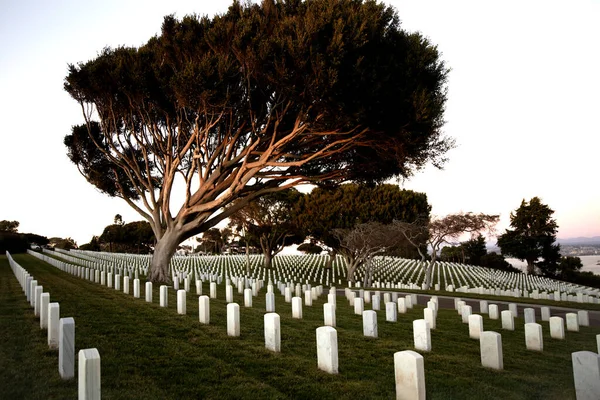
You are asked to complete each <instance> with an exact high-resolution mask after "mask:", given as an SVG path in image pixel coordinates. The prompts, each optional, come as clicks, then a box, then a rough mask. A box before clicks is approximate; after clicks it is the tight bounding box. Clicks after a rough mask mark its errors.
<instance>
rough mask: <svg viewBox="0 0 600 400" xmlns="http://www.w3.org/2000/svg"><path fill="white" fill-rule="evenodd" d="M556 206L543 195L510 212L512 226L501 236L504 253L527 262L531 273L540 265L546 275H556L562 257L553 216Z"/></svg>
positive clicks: (500, 244) (501, 246)
mask: <svg viewBox="0 0 600 400" xmlns="http://www.w3.org/2000/svg"><path fill="white" fill-rule="evenodd" d="M552 214H554V210H552V209H551V208H550V207H548V205H546V204H543V203H542V202H541V200H540V199H539V197H533V198H532V199H531V200H530V201H529V202H527V201H525V199H523V201H522V202H521V206H520V207H519V208H517V209H516V210H515V211H514V212H512V213H511V214H510V226H511V227H512V228H513V229H507V230H506V232H505V233H504V234H502V235H500V236H499V237H498V246H499V247H500V250H501V251H502V254H503V255H505V256H508V257H514V258H518V259H519V260H521V261H526V262H527V273H528V274H534V273H536V270H535V268H536V267H538V268H539V269H540V272H541V273H542V274H545V275H553V274H554V273H555V271H556V269H557V268H558V262H559V261H560V245H558V244H556V243H555V242H556V232H557V231H558V225H557V223H556V220H555V219H553V218H552Z"/></svg>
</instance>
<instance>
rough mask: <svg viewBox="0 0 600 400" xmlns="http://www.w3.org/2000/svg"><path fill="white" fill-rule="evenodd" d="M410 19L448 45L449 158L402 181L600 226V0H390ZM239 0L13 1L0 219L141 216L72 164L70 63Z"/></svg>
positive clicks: (79, 231) (85, 233)
mask: <svg viewBox="0 0 600 400" xmlns="http://www.w3.org/2000/svg"><path fill="white" fill-rule="evenodd" d="M387 3H388V4H391V5H393V6H394V7H396V8H397V9H398V12H399V15H400V18H401V19H402V23H403V27H404V28H405V29H407V30H410V31H414V30H418V31H421V32H422V33H423V34H424V35H426V36H428V37H429V38H430V39H431V41H432V42H433V43H435V44H437V45H438V48H439V49H440V51H441V52H442V53H443V59H444V60H445V61H446V63H447V65H448V66H449V67H450V68H451V69H452V71H451V73H450V76H449V81H448V103H447V110H446V121H447V123H446V126H445V128H444V130H445V132H446V134H448V135H449V136H452V137H455V138H456V140H457V144H458V146H457V148H456V149H454V150H452V151H451V152H450V153H449V162H448V164H447V165H446V168H445V169H444V170H442V171H439V170H436V169H434V168H432V167H427V168H425V169H424V170H423V171H421V172H418V173H417V174H416V175H415V176H414V177H413V178H411V179H410V180H408V181H405V182H402V183H401V184H402V186H403V187H405V188H409V189H414V190H418V191H423V192H426V193H427V195H428V198H429V202H430V204H432V206H433V213H434V214H437V215H444V214H447V213H452V212H457V211H473V212H485V213H498V214H501V217H502V220H501V225H500V228H501V229H503V228H504V227H506V226H507V225H508V216H509V214H510V212H511V211H512V210H514V209H515V208H517V207H518V206H519V204H520V202H521V200H522V199H527V200H528V199H530V198H531V197H533V196H539V197H541V198H542V200H543V201H544V202H545V203H546V204H548V205H549V206H550V207H551V208H553V209H554V210H555V211H556V213H555V217H556V219H557V222H558V224H559V236H560V237H574V236H592V235H600V185H598V184H597V182H596V175H597V171H598V161H597V160H598V158H599V157H598V156H599V153H600V132H599V130H600V128H599V126H598V121H597V117H596V116H597V113H598V110H599V109H600V100H599V99H600V97H599V96H598V93H600V76H599V74H597V68H598V65H600V53H599V52H598V51H597V48H598V38H600V24H598V21H600V2H598V1H527V2H522V1H501V2H500V1H495V2H487V1H486V2H482V1H451V2H449V1H442V0H439V1H427V0H425V1H423V0H412V1H388V2H387ZM229 4H230V2H229V1H221V0H215V1H211V2H204V1H202V2H199V1H183V0H176V1H169V2H143V1H133V0H130V1H126V0H122V1H115V0H110V1H103V2H91V3H90V2H81V1H56V2H46V1H42V0H38V1H27V0H26V1H15V0H13V1H8V2H5V3H3V12H2V14H0V49H1V53H0V54H1V56H0V118H1V121H2V130H3V131H2V134H1V135H0V150H1V151H0V177H1V180H0V182H1V183H2V189H0V193H1V195H0V220H1V219H10V220H15V219H16V220H18V221H20V222H21V227H20V228H21V229H20V230H21V231H22V232H35V233H39V234H43V235H46V236H62V237H66V236H71V237H73V238H75V239H76V240H77V242H78V243H79V244H82V243H85V242H87V241H89V240H90V238H91V236H92V235H94V234H100V233H101V231H102V229H103V228H104V227H105V226H106V225H108V224H110V223H111V222H112V220H113V217H114V215H115V214H117V213H118V214H121V215H123V218H124V220H125V221H134V220H139V219H141V217H140V216H138V215H137V214H136V213H135V212H134V211H133V210H131V209H130V208H129V207H128V206H127V205H126V204H125V203H124V202H123V201H122V200H119V199H111V198H109V197H107V196H106V195H103V194H101V193H99V192H98V191H97V190H96V189H94V188H93V187H92V186H91V185H90V184H88V183H87V182H86V181H85V180H84V178H83V177H81V176H80V175H79V173H78V172H77V169H76V168H75V166H74V165H72V164H70V162H69V160H68V158H67V156H66V152H65V148H64V146H63V144H62V139H63V137H64V136H65V135H66V134H67V133H69V131H70V128H71V126H72V125H75V124H79V123H80V122H81V121H82V117H81V111H80V109H79V108H78V105H77V104H76V103H75V102H74V101H73V100H72V99H70V98H69V96H68V94H67V93H66V92H64V91H63V90H62V85H63V79H64V77H65V76H66V74H67V64H68V63H76V62H79V61H87V60H89V59H91V58H93V57H95V56H96V55H97V54H98V52H99V51H101V50H102V48H103V47H105V46H112V47H115V46H118V45H131V46H139V45H141V44H143V43H144V42H145V41H147V40H148V39H149V38H150V37H151V36H152V35H154V34H157V33H158V31H159V30H160V25H161V23H162V18H163V17H164V16H165V15H167V14H171V13H175V14H176V15H177V16H179V17H182V16H183V15H186V14H190V13H197V14H208V15H214V13H216V12H224V11H225V10H226V9H227V6H228V5H229Z"/></svg>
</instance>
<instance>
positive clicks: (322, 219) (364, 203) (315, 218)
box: [298, 184, 431, 258]
mask: <svg viewBox="0 0 600 400" xmlns="http://www.w3.org/2000/svg"><path fill="white" fill-rule="evenodd" d="M298 206H299V208H300V211H299V212H298V215H299V218H300V223H301V226H302V228H303V229H304V231H305V232H306V233H307V234H308V235H310V236H312V237H313V238H315V239H316V240H318V241H320V242H321V243H323V244H324V245H325V246H328V247H331V248H333V249H339V241H338V239H337V238H336V237H335V236H334V235H333V230H334V229H352V228H353V227H354V226H356V225H357V224H361V223H367V222H372V221H374V222H380V223H382V224H390V223H392V222H393V221H394V220H399V221H405V222H415V221H417V220H422V221H424V222H425V223H426V221H427V220H428V219H429V212H430V210H431V206H430V205H429V204H428V203H427V195H426V194H424V193H417V192H413V191H411V190H401V189H400V188H399V187H398V186H397V185H390V184H382V185H377V186H367V185H356V184H346V185H341V186H339V187H337V188H334V189H327V188H316V189H314V190H313V191H312V192H310V193H309V194H308V195H306V196H304V198H303V199H302V200H301V201H300V203H299V205H298ZM400 247H401V250H402V251H401V252H402V253H404V254H403V255H404V256H405V257H407V258H414V257H415V256H418V254H417V251H416V250H415V249H414V247H413V246H411V245H410V244H406V245H403V246H400Z"/></svg>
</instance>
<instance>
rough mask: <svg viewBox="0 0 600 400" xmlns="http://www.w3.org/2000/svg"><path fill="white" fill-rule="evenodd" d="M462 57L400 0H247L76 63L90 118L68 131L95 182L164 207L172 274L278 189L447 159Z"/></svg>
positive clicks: (76, 87)
mask: <svg viewBox="0 0 600 400" xmlns="http://www.w3.org/2000/svg"><path fill="white" fill-rule="evenodd" d="M447 72H448V69H447V68H446V66H445V65H444V63H443V62H442V61H441V60H440V55H439V53H438V51H437V48H436V47H435V46H434V45H432V44H431V43H430V42H429V41H428V40H427V39H426V38H425V37H423V36H422V35H421V34H419V33H408V32H406V31H404V30H402V29H401V27H400V21H399V18H398V15H397V14H396V12H395V10H394V9H392V8H391V7H388V6H386V5H384V4H378V3H376V2H375V1H361V0H338V1H329V0H306V1H300V0H281V1H277V2H275V1H274V0H265V1H263V2H262V3H261V4H260V5H259V4H251V3H245V4H241V3H239V2H237V1H235V2H234V3H233V4H232V5H231V6H230V8H229V10H228V11H227V12H226V13H224V14H222V15H218V16H215V17H214V18H209V17H197V16H186V17H184V18H183V19H181V20H177V19H176V18H175V17H173V16H168V17H165V20H164V22H163V25H162V31H161V34H160V35H158V36H156V37H153V38H151V39H150V40H149V41H148V42H147V43H146V44H145V45H143V46H141V47H139V48H127V47H119V48H116V49H110V48H106V49H104V50H103V51H102V52H101V53H100V54H99V55H98V57H96V58H94V59H92V60H90V61H88V62H85V63H79V64H77V65H70V66H69V74H68V76H67V77H66V79H65V89H66V91H67V92H68V93H69V94H70V95H71V97H72V98H73V99H75V100H76V101H77V102H78V103H79V104H80V105H81V108H82V111H83V116H84V119H85V124H83V125H80V126H75V127H73V130H72V132H71V134H69V135H67V136H66V137H65V141H64V143H65V145H66V146H67V148H68V154H69V157H70V159H71V161H72V162H73V163H75V164H76V165H77V167H78V168H79V171H80V172H81V173H82V174H83V175H84V176H85V178H86V179H87V180H88V181H89V182H90V183H92V184H93V185H95V186H96V187H97V188H99V189H100V190H101V191H103V192H104V193H107V194H108V195H111V196H116V197H120V198H123V199H124V200H125V201H126V202H127V203H128V204H129V205H130V206H131V207H133V208H134V209H135V210H136V211H138V212H139V213H140V214H141V215H142V216H143V217H144V218H145V219H146V220H148V222H149V223H150V224H151V226H152V229H153V231H154V233H155V235H156V238H157V240H158V242H157V244H156V248H155V251H154V256H153V259H152V263H151V268H150V272H149V275H150V276H149V278H150V280H152V281H168V280H169V275H170V274H169V272H168V265H169V261H170V258H171V257H172V255H173V254H174V252H175V250H176V248H177V245H178V244H179V243H180V242H182V241H183V240H185V239H186V238H189V237H191V236H194V235H196V234H198V233H201V232H204V231H206V230H207V229H209V228H211V227H213V226H215V225H216V224H218V223H219V222H220V221H222V220H224V219H225V218H227V217H229V216H230V215H232V214H234V213H235V212H236V211H237V210H238V209H240V208H242V207H244V206H245V205H246V204H247V203H248V202H250V201H252V200H253V199H256V198H258V197H260V196H262V195H265V194H267V193H271V192H275V191H278V190H281V189H284V188H288V187H292V186H295V185H298V184H302V183H309V182H320V183H328V182H329V183H340V182H343V181H348V180H354V181H367V182H373V181H383V180H385V179H388V178H391V177H395V176H408V175H410V174H411V173H412V172H413V171H414V170H416V169H419V168H420V167H422V166H424V165H425V164H427V163H428V162H432V163H433V164H434V165H436V166H441V165H442V164H443V162H444V161H445V158H444V157H445V154H446V152H447V150H448V149H449V148H450V147H451V146H452V145H453V142H452V140H451V139H448V138H445V137H443V135H442V133H441V128H442V125H443V111H444V104H445V101H446V89H445V82H446V77H447ZM178 180H179V181H180V182H181V183H182V187H183V188H184V189H183V190H182V192H181V195H182V196H181V197H182V202H181V204H176V203H175V199H176V198H177V196H174V195H173V194H174V191H175V188H179V185H178V183H177V182H178ZM236 200H242V201H236ZM234 201H236V206H235V207H226V206H228V205H230V204H231V203H233V202H234Z"/></svg>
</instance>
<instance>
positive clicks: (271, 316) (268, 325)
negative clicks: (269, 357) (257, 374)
mask: <svg viewBox="0 0 600 400" xmlns="http://www.w3.org/2000/svg"><path fill="white" fill-rule="evenodd" d="M264 325H265V348H266V349H267V350H271V351H274V352H276V353H280V352H281V325H280V321H279V315H278V314H276V313H267V314H265V315H264Z"/></svg>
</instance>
